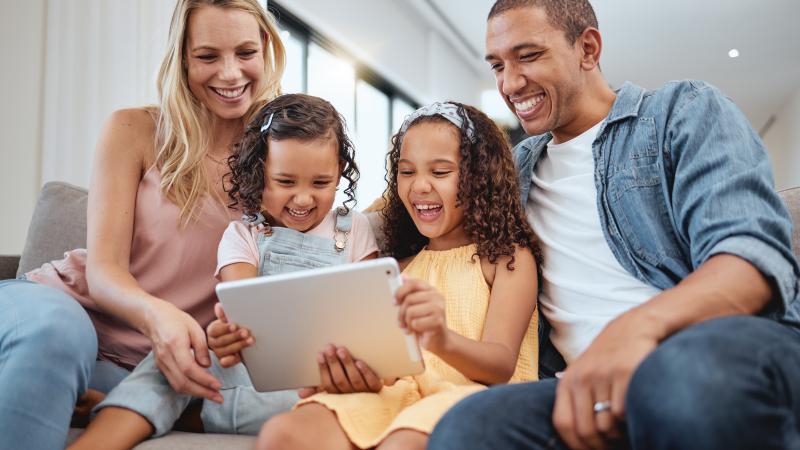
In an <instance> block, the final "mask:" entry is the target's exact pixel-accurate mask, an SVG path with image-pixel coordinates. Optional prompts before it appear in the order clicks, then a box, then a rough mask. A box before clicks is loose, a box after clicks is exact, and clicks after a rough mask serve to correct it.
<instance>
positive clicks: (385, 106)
mask: <svg viewBox="0 0 800 450" xmlns="http://www.w3.org/2000/svg"><path fill="white" fill-rule="evenodd" d="M389 114H390V110H389V96H387V95H386V94H384V93H383V92H381V91H379V90H378V89H376V88H375V87H374V86H372V85H371V84H369V83H367V82H366V81H363V80H358V86H357V88H356V125H357V129H356V143H355V145H356V163H357V164H358V168H359V169H360V170H361V179H360V180H359V182H358V198H359V199H361V206H362V207H366V206H368V205H369V204H370V203H371V202H372V201H373V200H375V199H376V198H378V197H380V195H381V194H382V193H383V191H384V190H385V189H386V180H385V175H386V164H385V161H386V153H387V152H388V150H389V135H390V133H391V130H390V129H389Z"/></svg>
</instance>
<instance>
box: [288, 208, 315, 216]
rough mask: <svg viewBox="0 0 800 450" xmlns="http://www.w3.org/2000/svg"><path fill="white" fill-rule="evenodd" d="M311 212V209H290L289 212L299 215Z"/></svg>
mask: <svg viewBox="0 0 800 450" xmlns="http://www.w3.org/2000/svg"><path fill="white" fill-rule="evenodd" d="M310 213H311V210H310V209H302V210H300V209H290V210H289V214H291V215H293V216H297V217H305V216H307V215H309V214H310Z"/></svg>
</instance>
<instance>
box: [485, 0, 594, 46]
mask: <svg viewBox="0 0 800 450" xmlns="http://www.w3.org/2000/svg"><path fill="white" fill-rule="evenodd" d="M523 7H535V8H542V9H543V10H544V12H545V13H546V14H547V19H548V20H549V21H550V24H551V25H553V26H554V27H556V28H559V29H561V30H563V31H564V35H565V36H566V38H567V41H568V42H569V43H570V44H574V43H575V41H576V40H577V39H578V37H579V36H580V35H581V34H582V33H583V31H584V30H586V29H587V28H589V27H592V28H598V25H597V16H596V15H595V14H594V8H592V5H591V3H589V0H497V1H496V2H494V5H493V6H492V9H491V10H490V11H489V17H488V18H487V19H486V20H491V18H492V17H494V16H497V15H499V14H502V13H504V12H506V11H508V10H510V9H516V8H523ZM598 29H599V28H598Z"/></svg>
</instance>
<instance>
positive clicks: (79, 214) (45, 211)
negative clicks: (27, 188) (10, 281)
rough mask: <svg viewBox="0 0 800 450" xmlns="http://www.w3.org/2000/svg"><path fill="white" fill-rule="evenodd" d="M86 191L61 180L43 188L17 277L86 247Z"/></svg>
mask: <svg viewBox="0 0 800 450" xmlns="http://www.w3.org/2000/svg"><path fill="white" fill-rule="evenodd" d="M87 200H88V194H87V191H86V189H83V188H81V187H78V186H74V185H71V184H69V183H63V182H60V181H54V182H50V183H47V184H45V185H44V187H42V192H41V193H40V194H39V199H38V200H37V201H36V208H35V209H34V210H33V218H32V219H31V224H30V225H29V226H28V236H27V237H26V239H25V246H24V247H23V249H22V255H21V256H20V260H19V268H17V276H19V275H21V274H23V273H25V272H27V271H29V270H31V269H35V268H37V267H40V266H41V265H42V264H44V263H46V262H48V261H52V260H54V259H61V258H63V257H64V252H66V251H69V250H72V249H74V248H84V247H86V206H87Z"/></svg>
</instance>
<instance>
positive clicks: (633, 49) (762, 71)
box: [428, 0, 800, 130]
mask: <svg viewBox="0 0 800 450" xmlns="http://www.w3.org/2000/svg"><path fill="white" fill-rule="evenodd" d="M428 2H429V3H431V4H433V5H434V6H435V8H436V9H438V10H439V11H441V12H442V13H443V15H445V16H446V18H447V21H448V22H449V23H450V24H452V26H453V27H455V28H456V29H457V33H458V34H459V35H460V36H461V37H463V39H464V41H466V45H468V46H469V48H470V51H469V53H470V54H474V55H475V58H476V63H482V61H483V54H484V34H485V31H486V23H485V21H486V15H487V14H488V12H489V9H490V8H491V5H492V4H493V3H494V2H493V1H492V0H428ZM592 4H593V5H594V7H595V11H596V13H597V19H598V22H599V25H600V31H601V33H602V35H603V40H604V45H603V56H602V58H601V67H602V68H603V72H604V73H605V75H606V78H607V79H608V81H609V82H610V83H611V84H612V85H613V86H619V85H620V84H622V82H623V81H626V80H630V81H633V82H635V83H636V84H639V85H642V86H645V87H647V88H651V89H653V88H657V87H658V86H660V85H661V84H663V83H664V82H666V81H669V80H676V79H685V78H693V79H702V80H705V81H708V82H710V83H712V84H714V85H716V86H718V87H719V88H721V89H722V90H723V91H724V92H725V93H726V94H728V95H729V96H730V97H731V98H732V99H733V100H734V101H735V102H736V103H737V104H738V105H739V107H740V108H742V110H743V111H744V112H745V114H747V116H748V117H749V119H750V121H751V122H752V123H753V125H754V128H755V129H756V130H761V129H762V128H763V127H764V125H765V124H766V123H767V121H768V120H769V118H770V116H772V115H774V114H775V113H777V112H779V111H780V109H781V107H782V106H783V105H784V103H785V101H786V100H787V99H788V98H789V96H790V95H791V94H792V93H793V92H795V91H796V90H797V89H800V37H799V36H798V30H800V2H798V0H670V1H661V0H592ZM732 48H737V49H738V50H739V51H740V53H741V55H740V56H739V57H738V58H735V59H731V58H729V57H728V51H729V50H730V49H732ZM486 72H487V84H491V83H492V81H491V80H492V78H491V76H490V74H489V69H488V67H486Z"/></svg>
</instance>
